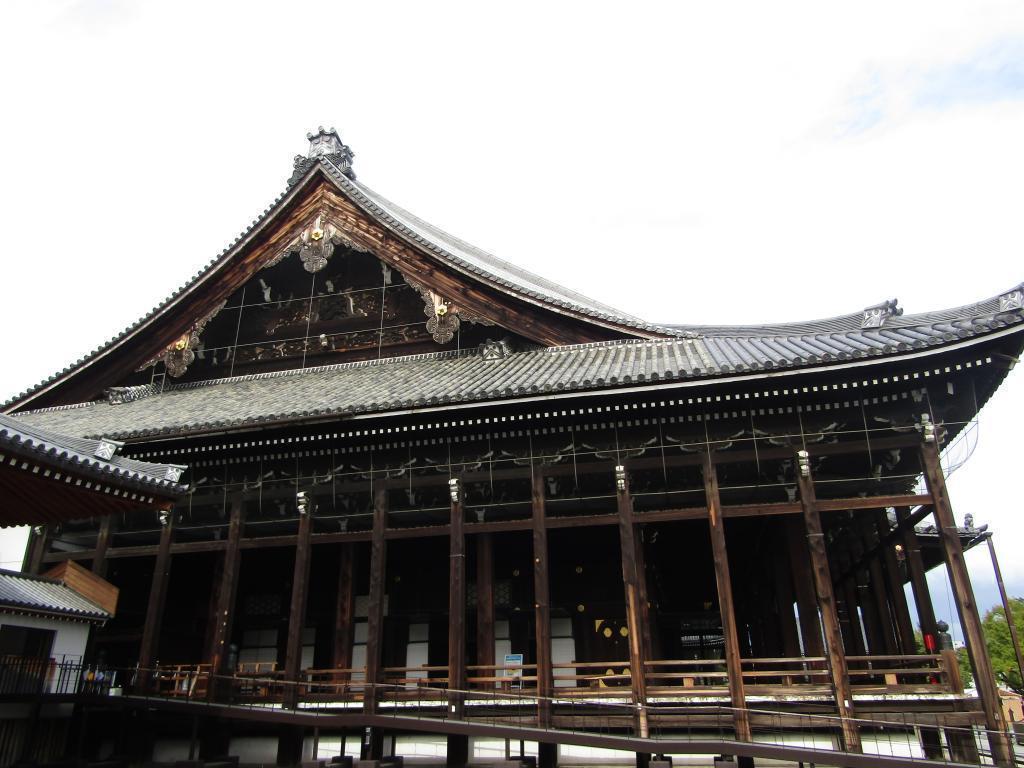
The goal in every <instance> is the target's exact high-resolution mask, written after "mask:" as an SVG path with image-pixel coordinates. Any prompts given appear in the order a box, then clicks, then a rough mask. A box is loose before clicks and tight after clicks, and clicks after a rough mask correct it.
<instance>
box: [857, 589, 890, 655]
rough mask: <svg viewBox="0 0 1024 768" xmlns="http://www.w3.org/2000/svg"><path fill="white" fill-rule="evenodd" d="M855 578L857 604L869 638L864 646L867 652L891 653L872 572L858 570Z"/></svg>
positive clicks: (875, 653) (869, 653)
mask: <svg viewBox="0 0 1024 768" xmlns="http://www.w3.org/2000/svg"><path fill="white" fill-rule="evenodd" d="M854 580H855V581H856V584H857V604H858V605H859V606H860V613H861V621H862V622H863V624H864V636H865V637H866V638H867V645H866V646H865V648H864V651H865V654H867V655H880V654H883V653H891V651H889V650H887V648H886V643H885V636H884V635H885V631H884V629H883V627H882V618H881V616H879V614H878V610H877V609H876V606H875V596H874V592H873V585H872V583H871V575H870V572H868V571H864V570H860V571H857V573H856V575H855V577H854Z"/></svg>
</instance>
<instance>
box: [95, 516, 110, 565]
mask: <svg viewBox="0 0 1024 768" xmlns="http://www.w3.org/2000/svg"><path fill="white" fill-rule="evenodd" d="M114 525H115V522H114V516H113V515H107V516H106V517H104V518H103V519H102V520H100V530H99V533H97V534H96V554H95V555H93V558H92V572H93V573H95V574H96V575H97V576H99V577H100V578H105V577H106V575H107V547H109V546H110V536H111V534H112V533H113V529H114Z"/></svg>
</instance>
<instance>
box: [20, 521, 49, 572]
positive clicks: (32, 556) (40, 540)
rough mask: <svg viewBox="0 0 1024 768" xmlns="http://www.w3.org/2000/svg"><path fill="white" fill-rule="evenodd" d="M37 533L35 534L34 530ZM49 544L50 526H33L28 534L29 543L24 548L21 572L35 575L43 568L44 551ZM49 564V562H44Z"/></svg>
mask: <svg viewBox="0 0 1024 768" xmlns="http://www.w3.org/2000/svg"><path fill="white" fill-rule="evenodd" d="M37 528H38V529H39V533H36V529H37ZM49 543H50V526H48V525H34V526H32V528H31V532H30V533H29V543H28V546H27V547H26V548H25V558H24V561H23V563H22V568H21V569H22V570H23V571H25V572H26V573H31V574H32V575H36V574H38V573H39V571H40V569H41V568H42V567H43V562H44V561H45V557H46V550H47V548H48V546H49ZM46 562H49V561H46Z"/></svg>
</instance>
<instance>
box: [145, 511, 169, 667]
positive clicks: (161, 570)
mask: <svg viewBox="0 0 1024 768" xmlns="http://www.w3.org/2000/svg"><path fill="white" fill-rule="evenodd" d="M173 538H174V512H171V511H164V512H161V513H160V545H159V547H158V548H157V553H156V561H155V563H154V564H153V581H152V582H151V584H150V587H149V605H148V606H147V607H146V623H145V625H144V626H143V628H142V645H141V647H140V648H139V668H140V669H141V670H142V674H143V676H144V677H143V679H149V678H150V673H149V670H151V669H152V668H153V662H154V660H155V659H156V651H157V643H158V641H159V638H160V623H161V621H162V619H163V616H164V602H165V601H166V599H167V582H168V580H169V579H170V575H171V540H172V539H173Z"/></svg>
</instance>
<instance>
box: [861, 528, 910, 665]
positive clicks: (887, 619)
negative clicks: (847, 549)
mask: <svg viewBox="0 0 1024 768" xmlns="http://www.w3.org/2000/svg"><path fill="white" fill-rule="evenodd" d="M858 527H859V528H860V535H861V544H862V549H863V551H864V553H865V557H867V558H868V563H867V568H868V584H869V586H870V600H871V607H872V609H873V612H874V615H875V617H876V619H877V621H878V631H879V633H880V638H879V639H880V640H881V643H882V646H881V647H882V649H883V650H882V653H886V654H894V653H899V652H900V648H899V637H900V633H899V627H898V626H897V625H896V620H895V616H894V614H893V613H892V612H890V610H889V598H888V595H887V593H888V582H887V581H886V578H885V571H884V568H883V562H882V549H883V548H884V546H883V544H882V539H881V536H879V535H878V531H877V530H876V527H875V524H874V520H873V519H872V513H871V512H866V513H864V514H863V516H862V518H861V520H860V521H859V526H858ZM876 536H878V539H877V541H876Z"/></svg>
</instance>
